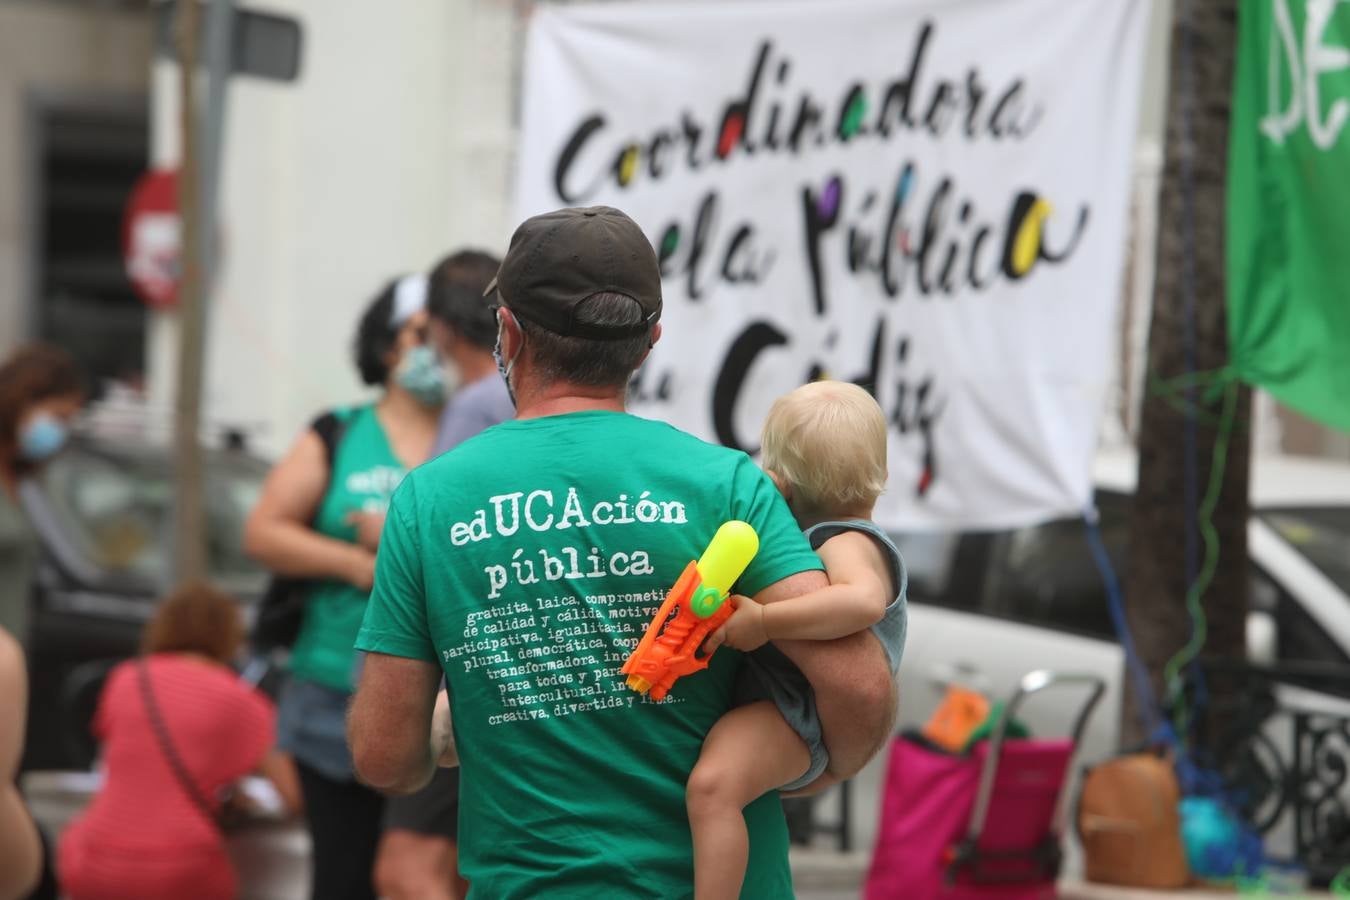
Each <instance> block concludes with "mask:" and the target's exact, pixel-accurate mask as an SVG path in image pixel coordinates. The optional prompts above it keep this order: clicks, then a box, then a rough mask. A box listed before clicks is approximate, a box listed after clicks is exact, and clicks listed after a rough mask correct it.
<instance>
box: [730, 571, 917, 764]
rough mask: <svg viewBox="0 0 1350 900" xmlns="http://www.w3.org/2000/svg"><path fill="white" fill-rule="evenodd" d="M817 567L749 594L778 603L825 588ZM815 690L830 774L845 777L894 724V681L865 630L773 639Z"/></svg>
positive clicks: (877, 643)
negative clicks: (836, 636)
mask: <svg viewBox="0 0 1350 900" xmlns="http://www.w3.org/2000/svg"><path fill="white" fill-rule="evenodd" d="M828 584H829V582H828V581H827V580H826V579H825V573H824V572H821V571H812V572H798V573H797V574H796V575H790V576H788V577H787V578H784V579H782V580H781V581H776V582H774V583H773V584H771V585H769V586H768V587H766V588H764V589H763V590H762V591H760V592H759V593H758V594H756V595H755V596H754V600H755V602H757V603H777V602H779V601H781V600H788V599H791V598H793V597H799V596H801V595H803V594H807V593H810V592H811V591H818V590H821V589H822V588H825V587H827V586H828ZM774 645H775V646H776V647H778V649H779V650H781V651H783V654H784V655H785V656H787V658H788V659H790V660H792V662H793V664H794V665H796V666H797V668H798V669H800V670H801V672H802V674H803V675H805V676H806V680H807V681H809V682H811V687H812V688H813V689H814V690H815V692H816V708H817V710H818V712H819V714H820V724H821V728H822V729H823V731H824V734H825V746H826V748H827V749H828V750H829V752H830V768H829V774H830V775H833V776H835V777H836V778H839V779H843V778H850V777H852V776H853V775H855V774H857V772H858V770H859V769H861V768H862V767H863V766H864V765H866V764H867V762H868V761H869V760H870V759H871V758H872V757H873V756H875V755H876V753H877V751H878V750H880V749H881V748H882V746H883V745H884V744H885V743H886V741H887V739H888V738H889V737H890V733H891V728H892V727H893V726H894V723H895V707H896V698H895V681H894V679H892V678H891V668H890V665H889V663H888V662H887V661H886V653H885V651H884V650H883V649H882V647H881V642H880V641H878V640H877V639H876V638H875V637H874V636H873V635H872V634H871V632H869V631H862V632H859V633H857V634H851V635H849V636H848V637H844V638H839V639H837V640H833V641H775V642H774Z"/></svg>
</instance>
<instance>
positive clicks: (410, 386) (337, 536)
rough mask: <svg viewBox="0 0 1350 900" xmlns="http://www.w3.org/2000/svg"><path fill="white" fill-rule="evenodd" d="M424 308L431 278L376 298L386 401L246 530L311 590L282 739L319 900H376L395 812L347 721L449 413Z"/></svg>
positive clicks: (280, 488)
mask: <svg viewBox="0 0 1350 900" xmlns="http://www.w3.org/2000/svg"><path fill="white" fill-rule="evenodd" d="M425 305H426V279H425V278H423V277H421V276H408V277H406V278H403V279H399V280H396V281H394V282H392V283H391V284H389V285H388V286H387V287H386V288H385V289H384V290H383V291H382V292H381V293H380V295H379V296H378V297H377V298H376V299H375V301H374V302H373V303H372V304H371V306H370V307H369V309H367V311H366V313H365V315H364V316H363V317H362V319H361V323H360V326H359V327H358V329H357V335H356V342H355V354H356V365H357V368H358V369H359V371H360V373H361V379H362V381H364V382H365V383H366V384H368V385H372V386H378V387H380V388H382V393H381V395H380V397H379V399H378V400H376V401H375V402H374V403H372V404H369V405H365V406H356V407H350V408H342V409H336V410H333V411H331V412H329V413H327V414H325V415H323V416H320V417H319V419H317V420H315V422H314V424H313V425H312V426H311V427H310V428H309V429H307V430H306V431H305V432H304V433H303V434H302V435H301V436H300V437H299V439H298V440H297V441H296V442H295V444H294V445H293V446H292V447H291V449H290V451H289V452H288V453H287V454H286V456H285V457H284V458H283V459H282V460H281V461H280V462H278V463H277V465H276V467H275V468H274V469H273V470H272V472H271V474H270V475H269V476H268V478H267V482H266V484H265V485H264V487H263V493H262V497H261V498H260V499H259V501H258V505H257V506H256V507H255V508H254V510H253V513H252V515H251V516H250V517H249V521H248V524H247V526H246V528H245V535H244V540H245V547H246V549H247V550H248V552H249V553H250V554H252V555H253V556H254V557H255V558H256V559H258V560H259V561H260V562H262V563H264V564H265V565H266V566H267V567H268V568H269V569H271V570H272V571H273V572H274V573H276V574H278V575H283V576H286V577H290V578H303V579H307V580H308V582H309V587H308V589H307V597H306V600H305V612H304V619H303V622H302V624H301V627H300V634H299V636H298V637H297V638H296V641H295V645H294V647H293V648H292V651H291V659H290V679H289V682H288V684H287V686H286V688H285V689H284V690H283V692H282V697H281V703H280V706H279V709H278V722H277V730H278V742H279V744H280V745H281V747H282V748H283V749H285V750H288V751H289V752H290V753H291V754H293V755H294V757H295V760H296V767H297V769H298V771H299V775H300V783H301V787H302V789H303V793H304V798H305V807H306V810H307V813H308V821H309V831H310V838H311V840H312V843H313V853H312V860H313V870H314V877H313V879H312V885H313V887H312V895H313V896H314V897H316V898H318V897H322V898H324V900H329V898H338V900H344V898H363V900H364V898H373V897H374V896H375V894H374V889H373V886H372V879H371V869H372V866H373V861H374V856H375V848H376V845H377V843H378V840H379V834H380V813H381V807H382V805H383V799H382V798H381V797H380V795H379V794H377V793H375V792H374V791H371V790H369V789H368V788H366V787H364V786H363V785H360V784H358V783H357V782H356V780H355V776H354V775H353V773H352V767H351V759H350V757H349V755H348V752H347V742H346V735H345V729H344V715H345V712H346V708H347V701H348V698H349V697H350V695H351V692H352V689H353V687H354V676H355V672H354V668H355V664H356V653H355V651H354V650H353V649H352V646H353V644H354V643H355V642H356V634H357V632H358V631H359V630H360V627H361V620H362V618H363V617H364V615H365V607H366V600H367V598H368V596H369V593H370V585H371V581H372V579H373V578H374V572H375V547H376V546H377V545H378V542H379V533H380V529H381V527H382V526H383V524H384V513H385V509H386V508H387V507H388V504H389V498H390V496H391V495H392V494H393V492H394V488H395V487H397V486H398V483H399V482H400V481H402V480H403V476H404V474H406V472H407V471H408V470H409V469H411V468H412V467H413V466H415V465H417V464H419V463H421V462H422V461H423V460H424V459H426V457H427V454H428V453H429V452H430V449H431V444H432V441H433V440H434V439H435V436H436V426H437V420H438V416H439V413H440V408H441V405H442V403H443V401H444V392H445V377H444V372H443V369H442V368H441V362H440V360H439V359H438V358H437V356H436V353H435V351H434V350H433V349H432V348H431V346H430V344H429V343H428V341H427V316H426V311H425Z"/></svg>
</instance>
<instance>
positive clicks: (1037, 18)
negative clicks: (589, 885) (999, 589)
mask: <svg viewBox="0 0 1350 900" xmlns="http://www.w3.org/2000/svg"><path fill="white" fill-rule="evenodd" d="M1146 12H1147V10H1146V4H1144V3H1143V2H1140V0H1073V2H1071V3H1065V2H1063V0H831V2H807V0H735V2H630V3H604V4H590V5H567V6H551V5H548V4H541V5H540V6H538V7H537V11H536V12H535V14H534V21H533V23H532V25H531V29H530V36H529V43H528V50H527V56H526V74H525V83H524V100H523V110H522V133H521V137H520V147H521V151H520V159H519V172H518V182H517V191H516V207H515V212H516V213H517V216H518V218H520V219H523V218H525V217H526V216H529V215H533V214H535V213H539V212H543V211H545V210H548V209H554V208H557V207H560V206H590V205H598V204H605V205H610V206H616V207H618V208H620V209H622V210H624V211H626V212H627V213H629V214H630V215H631V216H633V218H634V219H636V220H637V221H638V222H639V223H640V224H641V225H642V227H643V228H644V230H646V231H647V233H648V235H649V237H650V238H651V239H652V243H653V245H654V246H655V247H656V249H657V254H658V257H659V258H660V260H661V265H662V275H663V279H664V281H663V287H664V296H665V312H664V315H663V319H662V321H663V322H664V326H665V332H664V336H663V337H662V339H661V341H660V343H659V344H658V345H657V348H656V350H655V351H654V352H653V354H652V357H651V359H650V360H649V361H648V363H647V365H646V366H645V367H644V368H643V371H642V372H641V374H640V377H639V379H638V381H637V383H636V386H635V391H634V397H633V409H634V411H635V412H637V413H638V414H640V415H646V416H651V417H654V418H660V419H665V420H667V421H669V422H671V423H673V424H675V425H677V426H679V427H681V428H684V429H686V430H689V431H691V432H693V433H695V434H698V435H700V436H702V437H704V438H707V439H709V440H713V441H718V442H720V443H723V444H727V445H729V446H734V447H739V448H742V449H745V450H747V451H749V452H752V453H753V452H755V451H756V450H757V448H758V443H759V429H760V425H761V423H762V422H763V418H764V414H765V412H766V411H767V409H768V407H769V404H770V403H771V402H772V401H773V399H774V398H775V397H777V396H779V395H780V394H782V393H784V392H786V391H788V390H790V389H791V388H793V387H795V386H796V385H799V384H802V383H803V382H805V381H808V380H810V379H812V378H815V377H819V376H821V375H822V374H823V375H825V376H828V377H832V378H838V379H843V380H850V381H856V382H858V383H859V384H862V385H864V386H865V387H867V388H868V389H869V390H872V391H873V393H874V394H875V396H876V397H877V400H878V401H879V402H880V404H881V407H882V409H883V410H884V411H885V413H886V416H887V418H888V420H889V421H890V424H891V442H890V476H891V477H890V484H889V488H888V490H887V493H886V495H885V496H884V497H883V498H882V500H881V503H880V505H879V506H878V508H877V513H876V518H877V520H878V521H879V522H881V523H882V524H883V525H886V526H889V527H894V528H929V527H1006V526H1013V525H1019V524H1025V523H1029V522H1032V521H1035V520H1037V519H1043V518H1046V517H1048V516H1053V515H1060V514H1065V513H1073V512H1076V511H1079V510H1081V509H1082V508H1083V506H1084V505H1085V504H1086V503H1087V502H1088V500H1089V498H1090V494H1091V481H1090V471H1091V460H1092V455H1093V453H1094V450H1095V447H1096V439H1097V427H1098V423H1099V420H1100V416H1101V412H1102V405H1103V403H1104V398H1105V391H1106V389H1107V386H1108V381H1109V372H1110V363H1109V360H1110V354H1111V337H1112V334H1113V332H1114V329H1115V310H1116V300H1117V297H1118V295H1119V285H1120V280H1121V279H1120V275H1121V269H1122V265H1123V254H1124V247H1125V223H1126V203H1127V191H1128V184H1129V172H1130V163H1131V159H1132V155H1133V147H1134V139H1135V119H1136V106H1137V101H1138V92H1139V83H1140V78H1141V63H1142V55H1143V39H1144V25H1145V17H1146Z"/></svg>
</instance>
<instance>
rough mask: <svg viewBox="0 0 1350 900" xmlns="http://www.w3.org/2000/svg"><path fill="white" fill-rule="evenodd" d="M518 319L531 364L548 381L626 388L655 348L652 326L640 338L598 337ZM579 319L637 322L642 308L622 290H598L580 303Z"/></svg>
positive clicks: (593, 322) (600, 322)
mask: <svg viewBox="0 0 1350 900" xmlns="http://www.w3.org/2000/svg"><path fill="white" fill-rule="evenodd" d="M507 305H508V306H509V305H510V301H509V300H508V301H507ZM516 321H517V322H519V323H520V328H521V331H523V332H524V333H525V350H524V352H525V353H527V354H529V357H530V363H531V366H532V367H533V368H534V369H535V371H536V372H537V373H538V375H539V377H542V378H544V379H546V380H548V381H563V382H567V383H570V384H579V385H585V386H587V387H622V386H625V385H627V384H628V380H629V379H630V378H632V377H633V372H635V371H636V370H637V367H638V365H640V364H641V362H642V357H643V355H644V354H645V353H646V352H647V350H648V348H650V347H651V330H650V329H648V330H647V331H646V332H644V333H642V334H639V335H637V336H636V337H631V338H620V339H619V340H612V341H597V340H594V339H592V338H581V337H564V336H563V335H560V334H555V333H554V332H552V331H549V330H547V329H546V328H542V327H540V326H538V325H536V324H534V323H533V322H530V321H528V320H527V319H525V318H524V317H523V316H518V317H517V318H516ZM576 321H577V322H578V323H580V324H586V325H636V324H637V323H639V322H641V321H642V307H640V306H639V305H638V303H637V301H635V300H634V299H633V298H632V297H628V296H626V295H624V294H615V293H608V292H606V293H600V294H594V295H592V296H590V297H587V298H586V299H585V300H583V301H582V302H581V303H580V304H579V305H578V306H577V308H576Z"/></svg>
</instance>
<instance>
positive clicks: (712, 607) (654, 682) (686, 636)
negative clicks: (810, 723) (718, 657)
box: [620, 521, 759, 700]
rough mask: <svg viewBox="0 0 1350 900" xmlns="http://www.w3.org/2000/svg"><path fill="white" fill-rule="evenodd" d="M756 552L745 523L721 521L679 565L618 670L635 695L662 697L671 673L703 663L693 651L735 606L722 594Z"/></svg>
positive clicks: (681, 672) (693, 669)
mask: <svg viewBox="0 0 1350 900" xmlns="http://www.w3.org/2000/svg"><path fill="white" fill-rule="evenodd" d="M758 551H759V536H758V535H756V534H755V530H754V529H753V528H751V527H750V526H749V525H748V524H747V523H745V522H741V521H731V522H725V523H723V524H722V527H721V528H718V529H717V534H715V535H713V539H712V541H711V542H709V544H708V547H707V549H706V550H704V551H703V555H702V556H701V557H699V558H698V560H697V561H695V562H691V563H690V564H689V565H687V566H685V567H684V572H683V573H682V574H681V575H680V579H679V581H676V582H675V586H674V587H672V588H671V589H670V593H669V594H667V595H666V599H665V602H663V603H662V604H661V606H660V608H658V609H657V610H656V615H655V616H653V617H652V621H651V624H650V625H648V626H647V631H646V633H644V634H643V636H642V640H641V641H639V642H638V645H637V647H636V648H635V649H634V650H633V652H632V654H631V655H630V656H629V657H628V660H627V661H626V662H625V663H624V664H623V668H622V669H620V671H621V672H622V673H623V674H625V675H627V676H628V686H629V687H630V688H632V689H633V690H635V691H637V692H638V693H640V694H648V693H649V694H651V697H652V699H653V700H661V699H663V698H664V697H665V696H666V694H667V693H669V692H670V688H671V685H673V684H674V683H675V680H676V679H677V678H680V677H682V676H685V675H691V674H693V673H694V672H698V671H701V670H703V669H706V668H708V659H709V657H711V655H712V654H708V655H706V656H699V649H700V648H702V646H703V642H704V641H705V640H707V638H708V635H710V634H712V633H713V632H714V631H716V630H717V629H718V628H721V627H722V625H723V624H725V623H726V621H727V619H729V618H730V617H731V615H732V613H733V612H735V609H734V608H733V607H732V605H731V604H730V603H729V602H728V597H727V595H728V594H729V593H730V591H731V586H732V584H733V583H734V582H735V581H736V579H737V578H739V577H740V576H741V573H742V572H744V571H745V568H746V566H748V565H749V564H750V560H751V559H753V558H754V556H755V554H756V553H757V552H758Z"/></svg>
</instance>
